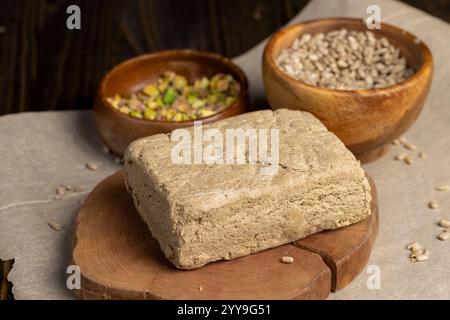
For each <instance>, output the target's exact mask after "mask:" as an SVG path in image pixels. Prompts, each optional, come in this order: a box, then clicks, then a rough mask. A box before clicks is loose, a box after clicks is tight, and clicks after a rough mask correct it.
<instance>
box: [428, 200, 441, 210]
mask: <svg viewBox="0 0 450 320" xmlns="http://www.w3.org/2000/svg"><path fill="white" fill-rule="evenodd" d="M428 208H430V209H437V208H439V204H438V203H437V202H436V201H430V202H428Z"/></svg>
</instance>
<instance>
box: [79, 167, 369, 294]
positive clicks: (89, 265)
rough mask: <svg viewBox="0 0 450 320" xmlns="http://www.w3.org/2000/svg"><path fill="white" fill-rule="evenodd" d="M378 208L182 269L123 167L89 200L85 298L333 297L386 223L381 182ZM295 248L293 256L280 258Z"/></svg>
mask: <svg viewBox="0 0 450 320" xmlns="http://www.w3.org/2000/svg"><path fill="white" fill-rule="evenodd" d="M371 186H372V198H373V201H372V213H373V214H372V215H371V216H370V217H369V218H367V219H366V220H364V221H362V222H360V223H357V224H354V225H352V226H349V227H346V228H342V229H339V230H333V231H326V232H321V233H319V234H316V235H312V236H310V237H308V238H305V239H303V240H300V241H297V242H295V243H292V244H287V245H283V246H280V247H278V248H274V249H270V250H266V251H262V252H259V253H256V254H252V255H249V256H246V257H242V258H239V259H235V260H231V261H220V262H215V263H211V264H208V265H206V266H204V267H202V268H199V269H196V270H192V271H183V270H178V269H176V268H175V267H174V266H173V265H172V264H171V263H170V262H169V261H168V260H167V259H166V258H165V257H164V255H163V253H162V252H161V250H160V249H159V245H158V243H157V242H156V241H155V240H154V239H153V238H152V236H151V234H150V232H149V231H148V229H147V227H146V225H145V224H144V222H143V221H142V220H141V218H140V217H139V215H138V213H137V212H136V210H135V208H134V204H133V201H132V199H131V197H130V196H129V194H128V193H127V191H126V189H125V184H124V180H123V173H122V172H117V173H115V174H114V175H112V176H110V177H108V178H106V179H105V180H104V181H103V182H101V183H100V184H99V185H98V186H97V187H96V188H95V189H94V190H93V191H92V193H91V194H90V196H89V197H88V199H87V200H86V202H85V203H84V205H83V207H82V208H81V210H80V212H79V214H78V217H77V221H76V230H75V242H74V249H73V256H72V259H73V263H74V264H76V265H78V266H79V267H80V270H81V274H82V277H81V289H80V290H76V295H77V296H78V297H79V298H82V299H325V298H326V297H327V296H328V295H329V294H330V291H334V290H338V289H342V288H344V287H345V286H346V285H347V284H348V283H350V282H351V281H352V280H353V279H354V278H355V277H356V276H357V275H358V274H359V273H360V272H361V271H362V269H363V268H364V266H365V265H366V263H367V260H368V258H369V255H370V252H371V249H372V245H373V242H374V240H375V237H376V234H377V230H378V207H377V195H376V189H375V185H374V184H373V182H372V181H371ZM285 255H288V256H292V257H293V258H294V263H293V264H284V263H281V262H280V258H281V257H282V256H285Z"/></svg>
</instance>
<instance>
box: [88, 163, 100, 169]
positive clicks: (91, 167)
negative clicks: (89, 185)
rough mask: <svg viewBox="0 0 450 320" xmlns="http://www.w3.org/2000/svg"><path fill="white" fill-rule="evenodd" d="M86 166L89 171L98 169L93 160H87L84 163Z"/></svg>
mask: <svg viewBox="0 0 450 320" xmlns="http://www.w3.org/2000/svg"><path fill="white" fill-rule="evenodd" d="M86 168H88V169H89V170H91V171H96V170H98V165H97V164H96V163H93V162H87V163H86Z"/></svg>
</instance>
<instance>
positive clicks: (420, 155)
mask: <svg viewBox="0 0 450 320" xmlns="http://www.w3.org/2000/svg"><path fill="white" fill-rule="evenodd" d="M418 156H419V158H420V159H426V158H427V155H426V154H425V153H423V152H419V154H418Z"/></svg>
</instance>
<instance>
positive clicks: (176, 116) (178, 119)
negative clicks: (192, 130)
mask: <svg viewBox="0 0 450 320" xmlns="http://www.w3.org/2000/svg"><path fill="white" fill-rule="evenodd" d="M173 120H175V121H183V120H184V114H182V113H177V114H176V115H175V117H173Z"/></svg>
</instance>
